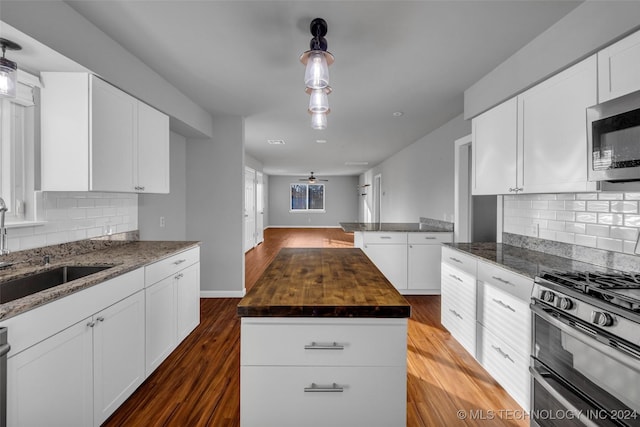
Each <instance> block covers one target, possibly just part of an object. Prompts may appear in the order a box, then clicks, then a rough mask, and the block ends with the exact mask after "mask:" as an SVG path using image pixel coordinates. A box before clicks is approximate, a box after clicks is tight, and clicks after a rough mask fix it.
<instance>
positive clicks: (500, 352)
mask: <svg viewBox="0 0 640 427" xmlns="http://www.w3.org/2000/svg"><path fill="white" fill-rule="evenodd" d="M491 348H492V349H494V350H495V351H497V352H498V353H499V354H500V356H502V357H504V358H505V359H509V360H510V361H511V363H516V362H514V360H513V359H512V358H511V357H510V356H509V355H508V354H507V353H505V352H504V351H502V349H501V348H500V347H496V346H495V345H493V344H492V345H491Z"/></svg>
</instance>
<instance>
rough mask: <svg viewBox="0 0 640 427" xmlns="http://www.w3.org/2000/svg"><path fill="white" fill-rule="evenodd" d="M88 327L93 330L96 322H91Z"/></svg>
mask: <svg viewBox="0 0 640 427" xmlns="http://www.w3.org/2000/svg"><path fill="white" fill-rule="evenodd" d="M87 326H88V327H90V328H93V327H94V326H96V322H94V321H89V322H88V323H87Z"/></svg>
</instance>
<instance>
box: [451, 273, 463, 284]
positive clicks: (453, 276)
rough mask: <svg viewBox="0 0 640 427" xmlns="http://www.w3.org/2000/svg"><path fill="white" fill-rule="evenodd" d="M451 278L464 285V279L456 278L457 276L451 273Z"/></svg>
mask: <svg viewBox="0 0 640 427" xmlns="http://www.w3.org/2000/svg"><path fill="white" fill-rule="evenodd" d="M449 277H451V278H452V279H455V280H457V281H458V282H460V283H462V279H461V278H459V277H458V276H456V275H455V274H451V273H449Z"/></svg>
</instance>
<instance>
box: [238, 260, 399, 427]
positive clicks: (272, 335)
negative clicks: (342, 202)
mask: <svg viewBox="0 0 640 427" xmlns="http://www.w3.org/2000/svg"><path fill="white" fill-rule="evenodd" d="M237 313H238V315H239V316H240V317H241V330H240V423H241V424H240V425H241V426H242V427H253V426H255V427H261V426H265V425H277V426H281V427H287V426H291V427H294V426H296V427H297V426H301V425H305V426H308V427H315V426H317V427H321V426H326V425H366V426H369V427H388V426H399V425H404V424H405V422H406V405H407V401H406V388H407V384H406V380H407V318H408V317H409V315H410V313H411V307H410V306H409V304H408V303H407V301H406V300H405V299H404V298H403V297H402V296H401V295H400V294H399V293H398V291H397V290H396V289H395V288H394V287H393V285H391V283H390V282H389V281H388V280H387V279H386V278H385V277H384V275H383V274H382V273H381V272H380V271H379V270H378V269H377V268H376V267H375V266H374V265H373V263H372V262H371V261H370V260H369V259H368V258H367V256H366V255H365V254H364V253H363V252H362V251H361V250H360V249H355V248H353V249H352V248H344V249H338V248H332V249H307V248H304V249H297V248H296V249H294V248H285V249H282V250H281V251H280V252H279V253H278V255H277V256H276V258H275V259H274V261H273V262H272V263H271V265H269V267H267V270H266V271H265V272H264V274H263V275H262V276H261V277H260V279H258V281H257V283H256V284H255V285H254V286H253V287H252V288H251V290H249V292H248V293H247V295H246V296H245V297H244V298H243V299H242V300H241V301H240V303H239V304H238V307H237Z"/></svg>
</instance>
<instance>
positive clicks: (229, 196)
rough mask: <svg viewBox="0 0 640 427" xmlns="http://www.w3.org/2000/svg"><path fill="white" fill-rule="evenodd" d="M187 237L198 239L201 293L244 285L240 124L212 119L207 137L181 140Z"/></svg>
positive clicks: (236, 290)
mask: <svg viewBox="0 0 640 427" xmlns="http://www.w3.org/2000/svg"><path fill="white" fill-rule="evenodd" d="M186 162H187V165H188V167H187V173H186V181H187V197H186V204H187V239H188V240H199V241H202V247H201V251H200V261H201V267H200V269H201V276H200V277H201V279H200V287H201V290H202V295H203V296H230V297H231V296H236V297H237V296H242V292H243V289H244V251H243V248H242V243H243V239H242V236H243V229H244V216H243V204H244V123H243V119H242V118H241V117H237V116H227V117H214V119H213V138H212V139H188V140H187V161H186Z"/></svg>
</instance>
